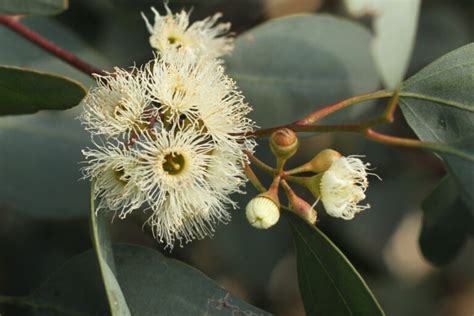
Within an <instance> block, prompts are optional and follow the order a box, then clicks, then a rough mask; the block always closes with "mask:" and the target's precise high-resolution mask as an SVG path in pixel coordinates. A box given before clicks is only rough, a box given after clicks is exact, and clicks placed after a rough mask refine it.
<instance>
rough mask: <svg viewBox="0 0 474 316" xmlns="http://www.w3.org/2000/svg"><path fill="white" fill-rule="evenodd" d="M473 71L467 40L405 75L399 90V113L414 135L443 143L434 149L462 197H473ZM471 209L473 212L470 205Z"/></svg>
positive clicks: (472, 46) (473, 54)
mask: <svg viewBox="0 0 474 316" xmlns="http://www.w3.org/2000/svg"><path fill="white" fill-rule="evenodd" d="M473 72H474V44H469V45H466V46H463V47H461V48H459V49H457V50H455V51H453V52H451V53H449V54H447V55H445V56H443V57H441V58H440V59H438V60H436V61H435V62H433V63H432V64H430V65H428V66H427V67H425V68H424V69H422V70H421V71H419V72H418V73H417V74H415V75H414V76H412V77H411V78H409V79H408V80H407V81H405V82H404V83H403V85H402V88H401V93H400V96H401V98H400V105H401V108H402V111H403V115H404V116H405V118H406V120H407V122H408V124H409V125H410V127H411V128H412V129H413V130H414V131H415V133H416V135H417V136H418V137H419V138H420V139H421V140H423V141H429V142H436V143H440V144H441V145H442V146H443V147H440V148H441V149H442V150H440V151H438V153H439V154H440V155H441V156H442V157H443V158H444V161H445V163H446V164H447V167H448V170H450V171H451V174H452V175H454V176H455V178H456V181H457V182H458V183H459V184H460V186H459V188H460V189H461V190H462V191H464V193H465V194H464V196H463V199H465V201H474V191H473V190H472V189H470V188H472V185H473V184H474V173H473V172H472V168H473V167H474V129H473V126H474V90H473V89H472V87H473V86H474V76H473V75H472V73H473ZM467 203H468V204H471V203H469V202H467ZM471 205H472V204H471ZM471 211H472V212H473V214H474V207H471Z"/></svg>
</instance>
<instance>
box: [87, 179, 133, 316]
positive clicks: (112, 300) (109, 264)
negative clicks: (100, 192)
mask: <svg viewBox="0 0 474 316" xmlns="http://www.w3.org/2000/svg"><path fill="white" fill-rule="evenodd" d="M90 201H91V203H90V204H91V207H90V225H91V232H92V244H93V245H94V249H95V253H96V255H97V260H98V262H99V268H100V272H101V274H102V280H103V282H104V287H105V292H106V294H107V299H108V301H109V307H110V312H111V314H112V316H128V315H131V314H130V310H129V309H128V306H127V302H126V300H125V297H124V296H123V293H122V290H121V288H120V285H119V283H118V281H117V278H116V272H115V262H114V257H113V252H112V242H111V240H110V233H109V231H108V222H107V221H108V220H109V221H110V219H108V217H107V216H106V215H107V213H103V212H102V213H100V214H96V210H95V205H94V183H92V184H91V197H90Z"/></svg>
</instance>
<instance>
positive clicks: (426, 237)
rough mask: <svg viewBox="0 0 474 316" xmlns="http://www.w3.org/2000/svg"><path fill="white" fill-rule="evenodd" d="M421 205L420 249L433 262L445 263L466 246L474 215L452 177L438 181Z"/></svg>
mask: <svg viewBox="0 0 474 316" xmlns="http://www.w3.org/2000/svg"><path fill="white" fill-rule="evenodd" d="M422 208H423V226H422V229H421V233H420V241H419V242H420V248H421V251H422V253H423V255H424V256H425V257H426V258H427V259H428V260H430V261H431V262H433V263H435V264H438V265H443V264H446V263H448V262H449V261H451V260H452V259H453V258H454V256H455V255H456V254H457V253H458V252H459V250H460V249H461V247H462V246H463V245H464V243H465V241H466V239H467V237H468V235H469V229H470V224H471V221H472V219H471V214H470V213H469V210H468V208H467V207H466V206H465V204H464V203H463V201H462V199H461V198H460V196H459V192H458V190H457V188H456V184H455V183H454V180H453V179H452V178H451V177H450V176H446V177H445V178H444V179H443V180H442V181H441V182H440V183H439V184H438V186H437V187H436V188H435V189H434V191H433V192H432V193H431V194H430V195H429V196H428V198H427V199H426V200H425V201H424V202H423V205H422Z"/></svg>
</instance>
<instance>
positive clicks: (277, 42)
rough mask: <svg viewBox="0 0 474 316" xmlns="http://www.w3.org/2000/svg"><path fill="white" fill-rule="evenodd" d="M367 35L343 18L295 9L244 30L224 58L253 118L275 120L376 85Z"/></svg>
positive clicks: (281, 121) (293, 117)
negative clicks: (288, 14) (296, 10)
mask: <svg viewBox="0 0 474 316" xmlns="http://www.w3.org/2000/svg"><path fill="white" fill-rule="evenodd" d="M370 39H371V35H370V33H369V31H368V30H367V29H366V28H364V27H363V26H361V25H360V24H357V23H354V22H350V21H348V20H347V19H342V18H338V17H334V16H330V15H296V16H291V17H285V18H280V19H276V20H270V21H268V22H266V23H263V24H262V25H260V26H258V27H256V28H254V29H252V30H250V31H248V32H246V33H243V34H242V35H240V36H239V37H238V38H237V39H236V42H235V49H234V51H233V52H232V55H231V56H229V57H227V58H226V59H225V61H226V66H227V71H228V73H229V75H230V76H231V77H232V78H234V79H235V80H236V81H237V84H238V86H239V87H240V88H241V89H242V91H243V94H244V95H245V97H246V99H247V101H248V102H249V103H250V105H251V106H252V107H253V109H254V110H253V112H252V113H251V116H252V117H253V118H254V119H255V120H256V122H257V124H259V125H260V126H263V127H265V126H270V125H273V126H274V125H276V124H286V123H289V122H291V121H293V120H296V119H298V118H300V117H301V116H302V115H304V114H308V113H310V112H312V111H314V110H316V109H318V108H321V107H322V106H324V105H326V104H328V103H332V102H336V101H339V100H341V99H344V98H347V97H350V96H353V95H355V94H360V93H364V92H368V91H373V90H375V89H376V88H377V86H378V79H377V74H376V71H375V67H374V65H373V61H372V59H371V56H370V51H369V42H370Z"/></svg>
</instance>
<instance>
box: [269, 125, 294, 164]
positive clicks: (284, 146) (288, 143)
mask: <svg viewBox="0 0 474 316" xmlns="http://www.w3.org/2000/svg"><path fill="white" fill-rule="evenodd" d="M298 146H299V143H298V136H297V135H296V133H295V132H294V131H292V130H291V129H289V128H282V129H279V130H277V131H275V132H274V133H273V134H272V136H271V137H270V149H271V150H272V152H273V154H275V156H277V157H279V158H282V159H288V158H290V157H291V156H293V155H294V154H295V153H296V151H297V150H298Z"/></svg>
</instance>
